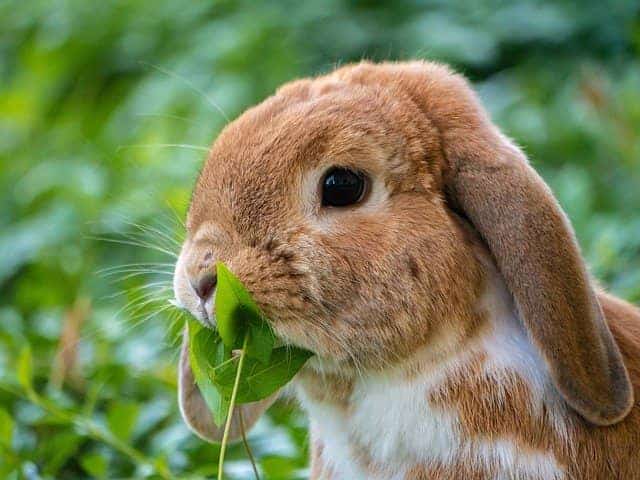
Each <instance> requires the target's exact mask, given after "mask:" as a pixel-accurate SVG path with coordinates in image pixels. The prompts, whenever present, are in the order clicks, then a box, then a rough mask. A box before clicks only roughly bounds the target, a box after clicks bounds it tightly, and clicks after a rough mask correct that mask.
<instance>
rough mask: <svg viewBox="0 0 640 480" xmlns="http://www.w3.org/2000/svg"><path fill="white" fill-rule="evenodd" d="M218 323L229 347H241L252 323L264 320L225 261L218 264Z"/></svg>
mask: <svg viewBox="0 0 640 480" xmlns="http://www.w3.org/2000/svg"><path fill="white" fill-rule="evenodd" d="M216 272H217V277H218V281H217V284H216V298H215V305H216V324H217V328H218V332H219V333H220V337H221V338H222V341H223V342H224V344H225V345H226V346H227V347H228V348H240V347H241V345H242V342H243V340H244V335H243V333H244V332H245V330H246V328H248V325H249V324H250V323H258V322H262V313H261V312H260V309H259V308H258V306H257V305H256V303H255V302H254V301H253V299H252V298H251V295H250V294H249V292H248V291H247V289H246V288H245V287H244V285H243V284H242V282H240V280H238V278H237V277H236V276H235V275H234V274H233V273H232V272H231V270H229V269H228V268H227V267H226V266H225V264H224V263H222V262H218V264H217V265H216Z"/></svg>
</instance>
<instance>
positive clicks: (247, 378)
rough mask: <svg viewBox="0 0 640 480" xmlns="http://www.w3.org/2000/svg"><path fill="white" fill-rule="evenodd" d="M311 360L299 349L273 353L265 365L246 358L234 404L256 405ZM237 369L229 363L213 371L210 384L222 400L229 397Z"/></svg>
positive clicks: (277, 350) (285, 348)
mask: <svg viewBox="0 0 640 480" xmlns="http://www.w3.org/2000/svg"><path fill="white" fill-rule="evenodd" d="M311 356H312V353H311V352H309V351H307V350H303V349H300V348H294V347H279V348H276V349H275V350H274V351H273V353H272V355H271V361H270V362H269V364H267V365H265V364H263V363H261V362H259V361H256V360H253V359H250V358H247V359H246V361H245V365H244V372H243V374H242V376H241V377H240V384H239V387H238V394H237V401H238V403H249V402H256V401H258V400H262V399H263V398H266V397H268V396H269V395H271V394H273V393H275V392H276V391H277V390H278V389H279V388H282V387H283V386H284V385H286V384H287V383H288V382H289V381H290V380H291V379H292V378H293V377H294V375H295V374H296V373H297V372H298V371H299V370H300V369H301V368H302V366H303V365H304V364H305V362H306V361H307V360H308V359H309V358H310V357H311ZM237 367H238V361H237V359H233V360H232V361H231V362H227V363H224V364H222V365H220V366H219V367H217V368H216V369H215V372H214V376H213V382H214V383H215V384H216V386H217V387H218V388H219V390H220V391H221V392H222V394H223V395H225V396H228V395H230V394H231V391H232V389H233V383H234V380H235V376H236V370H237Z"/></svg>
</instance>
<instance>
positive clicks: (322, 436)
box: [174, 61, 640, 480]
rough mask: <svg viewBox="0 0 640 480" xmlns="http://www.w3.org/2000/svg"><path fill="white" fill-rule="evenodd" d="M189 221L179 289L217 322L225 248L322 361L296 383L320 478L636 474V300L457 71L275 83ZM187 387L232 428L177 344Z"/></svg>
mask: <svg viewBox="0 0 640 480" xmlns="http://www.w3.org/2000/svg"><path fill="white" fill-rule="evenodd" d="M186 225H187V232H188V233H187V238H186V241H185V242H184V244H183V246H182V250H181V253H180V255H179V259H178V261H177V263H176V267H175V274H174V291H175V296H176V301H177V302H178V303H179V304H181V305H182V306H184V307H185V308H187V309H189V310H190V311H191V312H192V313H193V315H195V316H196V317H198V318H199V319H200V320H201V321H202V322H203V323H204V324H206V325H208V326H215V314H214V302H215V283H216V278H215V264H216V262H218V261H222V262H225V263H226V264H227V266H228V267H229V268H230V269H231V270H232V271H233V272H234V273H235V274H236V275H237V276H238V277H239V278H240V279H241V280H242V282H243V283H244V284H245V285H246V287H247V289H248V290H249V291H250V292H251V294H252V295H253V296H254V298H255V300H256V302H257V304H258V305H259V306H260V308H261V309H262V310H263V311H264V313H265V315H266V317H267V318H268V319H269V322H270V325H271V327H272V328H273V329H274V331H275V333H276V334H277V335H278V336H279V337H280V338H281V339H282V340H283V341H284V342H285V343H288V344H292V345H296V346H299V347H302V348H306V349H309V350H310V351H312V352H313V353H314V354H315V355H314V356H313V357H312V358H311V359H310V360H309V361H308V362H307V363H306V364H305V366H304V367H303V369H302V370H301V371H300V372H299V373H298V375H297V376H296V377H295V378H294V380H293V388H294V390H295V395H296V397H297V398H298V399H299V402H300V404H301V405H302V408H303V409H304V410H305V412H306V413H307V414H308V416H309V422H310V437H311V445H312V447H311V466H310V472H311V474H310V475H311V478H312V479H332V480H338V479H347V480H353V479H394V480H395V479H398V480H400V479H402V480H411V479H425V480H426V479H439V480H442V479H451V480H453V479H589V480H594V479H634V478H636V479H638V478H640V448H639V447H640V407H639V406H638V404H637V403H634V402H635V400H634V399H635V398H638V388H639V385H640V311H639V310H638V309H637V308H636V307H635V306H633V305H631V304H629V303H626V302H624V301H623V300H620V299H618V298H615V297H613V296H611V295H609V294H607V293H605V292H604V291H603V290H602V289H601V288H600V287H598V286H597V285H596V283H595V281H594V280H593V279H592V278H591V276H590V274H589V273H588V271H587V268H586V266H585V263H584V261H583V259H582V257H581V253H580V250H579V246H578V244H577V241H576V239H575V236H574V233H573V230H572V227H571V225H570V223H569V220H568V219H567V217H566V216H565V214H564V213H563V211H562V210H561V208H560V206H559V205H558V202H557V201H556V200H555V198H554V196H553V194H552V192H551V191H550V189H549V188H548V187H547V185H546V184H545V183H544V181H543V180H542V179H541V178H540V176H539V175H538V174H537V173H536V172H535V171H534V169H533V168H532V167H531V166H530V165H529V163H528V160H527V158H526V157H525V155H524V154H523V152H522V151H521V150H520V149H519V148H518V147H517V146H516V145H515V144H514V143H513V142H512V141H511V140H509V139H508V138H507V137H506V136H504V135H503V134H502V133H501V132H500V130H499V129H498V128H497V127H496V126H495V125H494V124H493V123H492V122H491V120H490V118H489V116H488V114H487V113H486V112H485V110H484V109H483V107H482V106H481V104H480V102H479V100H478V99H477V97H476V95H475V93H474V91H473V90H472V88H471V87H470V86H469V84H468V82H467V81H466V80H465V78H464V77H463V76H461V75H459V74H457V73H455V72H453V71H452V70H451V69H450V68H449V67H447V66H445V65H442V64H438V63H433V62H427V61H412V62H399V63H393V62H388V63H379V64H374V63H369V62H361V63H358V64H353V65H347V66H344V67H341V68H338V69H336V70H335V71H333V72H331V73H329V74H326V75H324V76H319V77H317V78H310V79H302V80H297V81H294V82H292V83H289V84H286V85H284V86H283V87H281V88H280V89H279V90H278V91H277V92H276V93H275V94H274V95H273V96H272V97H270V98H268V99H266V100H265V101H264V102H263V103H261V104H259V105H257V106H255V107H253V108H250V109H249V110H247V111H246V112H245V113H244V114H242V115H241V116H240V117H239V118H238V119H236V120H235V121H233V122H231V123H230V124H229V125H227V126H226V128H224V129H223V131H222V132H221V133H220V135H219V136H218V138H217V140H216V141H215V143H214V144H213V146H212V148H211V150H210V152H209V155H208V158H207V160H206V163H205V165H204V167H203V169H202V172H201V173H200V176H199V178H198V180H197V182H196V185H195V188H194V192H193V197H192V202H191V205H190V208H189V211H188V215H187V222H186ZM187 348H188V345H187V340H186V339H185V343H184V345H183V351H186V349H187ZM179 388H180V395H179V399H180V405H181V411H182V414H183V416H184V418H185V420H186V422H187V424H188V425H189V426H190V427H191V428H192V429H193V430H194V431H195V432H196V433H198V434H199V435H200V436H202V437H203V438H206V439H208V440H211V441H216V440H219V439H220V436H221V432H220V430H219V429H218V428H217V427H215V425H214V424H213V423H212V421H211V418H210V415H209V413H208V412H207V410H206V407H205V406H204V403H203V400H202V398H201V395H200V393H199V391H198V388H197V386H195V385H194V382H193V377H192V375H191V373H190V367H189V363H188V356H186V355H184V354H183V355H182V359H181V365H180V385H179ZM273 400H274V398H270V399H267V400H264V401H262V402H257V403H256V404H249V405H243V406H242V407H241V411H242V414H243V417H244V422H245V426H246V428H247V429H248V428H250V427H251V425H252V424H253V423H254V422H255V421H256V420H257V419H258V418H259V416H260V414H262V412H264V410H265V409H266V408H268V406H269V405H270V404H271V403H272V402H273ZM234 425H235V428H234V431H233V434H234V435H235V436H236V437H237V435H239V428H237V425H239V421H238V419H234Z"/></svg>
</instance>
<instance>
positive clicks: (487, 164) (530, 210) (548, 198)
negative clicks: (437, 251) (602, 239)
mask: <svg viewBox="0 0 640 480" xmlns="http://www.w3.org/2000/svg"><path fill="white" fill-rule="evenodd" d="M497 138H499V139H500V140H499V143H498V144H496V143H495V140H496V138H493V139H492V138H486V139H485V141H489V142H491V143H489V145H492V148H490V149H488V150H485V151H483V150H479V151H480V152H481V153H482V154H481V155H478V151H476V152H466V154H465V155H464V156H459V157H456V159H455V160H454V162H455V164H456V168H455V170H452V171H450V172H449V174H448V175H446V176H445V180H444V181H445V188H446V190H447V193H448V196H449V198H451V199H452V201H453V203H455V204H456V205H457V208H459V209H460V210H462V211H463V212H464V213H465V215H466V216H467V218H469V219H470V220H471V222H472V223H473V225H474V226H475V228H476V229H477V230H478V231H479V232H480V234H481V235H482V237H483V238H484V240H485V242H486V243H487V245H488V246H489V248H490V250H491V252H492V253H493V256H494V258H495V260H496V262H497V264H498V267H499V269H500V271H501V273H502V275H503V277H504V278H505V281H506V283H507V285H508V288H509V290H510V291H511V293H512V295H513V296H514V298H515V300H516V304H517V306H518V310H519V312H520V316H521V318H522V320H523V323H524V325H525V328H526V329H527V330H528V333H529V336H530V338H531V339H532V341H533V343H534V344H535V346H536V347H537V349H538V350H539V352H540V353H541V354H542V357H543V358H544V360H545V362H546V364H547V366H548V368H549V372H550V374H551V377H552V379H553V381H554V383H555V386H556V388H557V389H558V391H559V392H560V393H561V395H562V396H563V397H564V399H565V400H566V401H567V403H568V404H569V405H570V406H571V407H572V408H573V409H575V410H576V411H577V412H578V413H580V414H581V415H582V416H583V417H584V418H586V419H587V420H589V421H591V422H592V423H594V424H597V425H610V424H613V423H616V422H618V421H620V420H622V419H623V418H624V417H625V416H626V415H627V413H629V411H630V409H631V407H632V404H633V392H632V388H631V384H630V381H629V377H628V374H627V370H626V368H625V365H624V363H623V359H622V356H621V354H620V351H619V349H618V346H617V345H616V343H615V341H614V339H613V336H612V334H611V331H610V330H609V327H608V326H607V323H606V320H605V318H604V315H603V313H602V309H601V307H600V304H599V302H598V299H597V297H596V294H595V291H594V288H593V286H592V284H591V281H590V278H589V275H588V273H587V271H586V268H585V265H584V263H583V261H582V258H581V255H580V251H579V248H578V245H577V243H576V240H575V238H574V234H573V231H572V229H571V226H570V224H569V222H568V220H567V219H566V217H565V215H564V213H563V212H562V210H561V209H560V206H559V205H558V203H557V202H556V201H555V199H554V197H553V195H552V193H551V192H550V190H549V189H548V187H547V186H546V185H545V183H544V182H543V180H542V179H541V178H540V177H539V176H538V175H537V173H536V172H535V171H534V170H533V169H532V168H531V167H530V166H529V165H528V164H527V162H526V160H525V158H524V156H523V155H522V153H521V152H520V151H518V150H517V149H516V148H515V147H514V146H512V145H510V144H509V142H508V141H507V140H506V139H501V138H500V137H499V136H497ZM457 153H458V154H460V153H462V151H458V152H457Z"/></svg>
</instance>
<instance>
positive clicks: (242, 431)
mask: <svg viewBox="0 0 640 480" xmlns="http://www.w3.org/2000/svg"><path fill="white" fill-rule="evenodd" d="M238 421H239V423H240V434H241V435H242V444H243V445H244V450H245V451H246V452H247V457H249V461H250V462H251V467H252V468H253V474H254V475H255V477H256V480H260V474H259V473H258V466H257V465H256V459H255V458H254V456H253V452H252V451H251V447H249V442H248V441H247V432H246V430H245V428H244V415H243V414H242V407H240V408H239V409H238Z"/></svg>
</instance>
